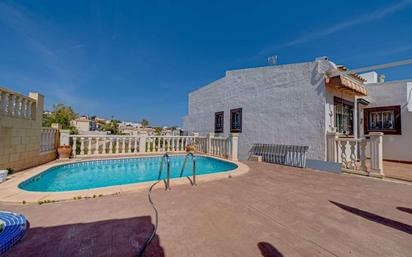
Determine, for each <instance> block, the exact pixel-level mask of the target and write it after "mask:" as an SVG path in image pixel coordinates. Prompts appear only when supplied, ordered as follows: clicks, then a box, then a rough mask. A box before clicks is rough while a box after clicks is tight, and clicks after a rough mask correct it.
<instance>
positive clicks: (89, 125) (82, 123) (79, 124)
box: [71, 116, 97, 132]
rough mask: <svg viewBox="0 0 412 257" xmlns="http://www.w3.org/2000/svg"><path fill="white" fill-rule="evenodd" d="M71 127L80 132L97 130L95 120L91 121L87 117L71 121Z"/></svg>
mask: <svg viewBox="0 0 412 257" xmlns="http://www.w3.org/2000/svg"><path fill="white" fill-rule="evenodd" d="M71 125H72V126H74V127H76V128H77V130H78V131H79V132H80V131H83V132H85V131H95V130H96V129H97V124H96V120H91V119H89V118H88V117H87V116H82V117H79V118H77V119H75V120H72V121H71Z"/></svg>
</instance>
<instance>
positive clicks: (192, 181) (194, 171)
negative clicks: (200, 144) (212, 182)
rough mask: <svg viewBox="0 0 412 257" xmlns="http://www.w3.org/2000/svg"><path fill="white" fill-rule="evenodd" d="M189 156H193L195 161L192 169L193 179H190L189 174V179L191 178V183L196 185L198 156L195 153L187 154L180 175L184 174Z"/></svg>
mask: <svg viewBox="0 0 412 257" xmlns="http://www.w3.org/2000/svg"><path fill="white" fill-rule="evenodd" d="M189 156H192V161H193V170H192V171H193V174H192V176H193V179H190V177H189V176H187V179H189V181H190V184H192V186H194V185H196V157H195V155H194V154H193V153H188V154H186V157H185V160H184V161H183V166H182V170H181V171H180V177H182V176H183V171H184V170H185V167H186V162H187V158H188V157H189Z"/></svg>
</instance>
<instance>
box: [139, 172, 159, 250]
mask: <svg viewBox="0 0 412 257" xmlns="http://www.w3.org/2000/svg"><path fill="white" fill-rule="evenodd" d="M160 181H161V180H158V181H156V182H155V183H153V184H152V185H151V186H150V188H149V191H148V193H147V197H148V198H149V203H150V205H151V206H152V208H153V210H154V212H155V224H154V226H153V231H152V234H150V237H148V238H147V240H146V241H145V242H144V244H143V247H142V248H141V249H140V251H139V254H138V255H137V257H142V256H143V254H144V252H145V250H146V248H147V247H148V246H149V245H150V243H151V242H152V240H153V238H154V237H155V236H156V231H157V225H158V223H159V213H158V211H157V209H156V206H155V205H154V203H153V201H152V196H151V193H152V189H153V188H154V187H155V186H156V185H157V184H158V183H159V182H160Z"/></svg>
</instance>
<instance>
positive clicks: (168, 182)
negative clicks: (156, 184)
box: [158, 153, 196, 190]
mask: <svg viewBox="0 0 412 257" xmlns="http://www.w3.org/2000/svg"><path fill="white" fill-rule="evenodd" d="M189 156H191V157H192V162H193V169H192V178H190V177H189V176H187V179H189V181H190V184H191V185H192V186H195V185H196V157H195V155H194V154H193V153H188V154H186V156H185V160H184V161H183V166H182V169H181V170H180V177H183V172H184V170H185V167H186V163H187V159H188V158H189ZM165 160H166V169H167V170H166V171H167V173H166V179H164V180H163V181H164V183H165V187H166V190H170V156H169V154H168V153H165V154H164V155H163V156H162V160H161V163H160V169H159V176H158V180H161V178H162V173H163V168H164V166H165V165H164V164H165Z"/></svg>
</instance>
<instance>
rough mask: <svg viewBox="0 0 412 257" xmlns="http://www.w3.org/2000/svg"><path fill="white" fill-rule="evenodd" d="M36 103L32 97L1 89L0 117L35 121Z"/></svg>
mask: <svg viewBox="0 0 412 257" xmlns="http://www.w3.org/2000/svg"><path fill="white" fill-rule="evenodd" d="M35 103H36V101H35V100H34V99H32V98H30V97H27V96H24V95H21V94H18V93H15V92H12V91H9V90H7V89H4V88H0V115H2V116H9V117H13V118H18V119H33V117H32V109H33V108H34V105H35Z"/></svg>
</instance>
